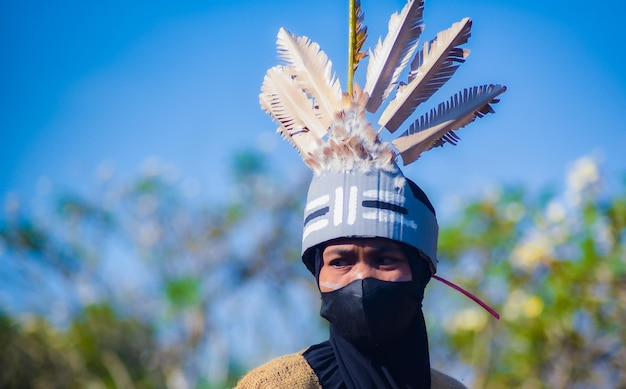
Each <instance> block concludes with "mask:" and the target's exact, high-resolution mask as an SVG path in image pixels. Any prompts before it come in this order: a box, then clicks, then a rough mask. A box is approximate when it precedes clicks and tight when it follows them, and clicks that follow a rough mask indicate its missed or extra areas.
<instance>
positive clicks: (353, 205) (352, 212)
mask: <svg viewBox="0 0 626 389" xmlns="http://www.w3.org/2000/svg"><path fill="white" fill-rule="evenodd" d="M357 191H358V189H357V187H356V185H353V186H351V187H350V198H349V200H348V224H349V225H353V224H354V222H355V221H356V209H357V205H358V203H357V200H358V199H357V194H358V192H357Z"/></svg>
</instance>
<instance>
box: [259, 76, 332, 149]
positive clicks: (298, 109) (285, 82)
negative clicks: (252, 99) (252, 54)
mask: <svg viewBox="0 0 626 389" xmlns="http://www.w3.org/2000/svg"><path fill="white" fill-rule="evenodd" d="M259 102H260V103H261V107H262V108H263V109H264V110H265V111H266V112H268V113H270V114H271V115H272V117H273V118H274V119H275V120H276V121H277V122H278V123H279V124H280V128H279V129H278V131H279V132H280V133H281V134H282V135H283V136H284V137H285V138H287V139H289V140H290V141H291V142H292V143H293V145H294V146H295V147H296V148H297V149H298V150H299V152H300V153H301V154H302V155H307V154H309V153H310V152H311V151H312V150H313V149H314V148H315V147H317V145H318V144H319V143H320V141H321V138H322V137H323V136H324V135H325V134H326V127H324V126H323V125H322V124H321V122H320V120H319V118H318V117H317V110H316V109H315V108H314V107H313V101H312V100H311V99H310V98H309V97H308V96H307V94H306V93H305V92H304V91H303V90H302V89H301V88H299V87H298V86H297V85H296V83H295V81H294V80H293V79H292V77H291V76H290V74H289V72H288V71H287V70H286V69H285V67H282V66H275V67H273V68H271V69H269V70H268V71H267V73H266V75H265V78H264V79H263V86H262V87H261V94H260V95H259Z"/></svg>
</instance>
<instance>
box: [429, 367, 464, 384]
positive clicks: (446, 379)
mask: <svg viewBox="0 0 626 389" xmlns="http://www.w3.org/2000/svg"><path fill="white" fill-rule="evenodd" d="M430 382H431V384H430V387H431V389H467V387H466V386H465V385H463V384H462V383H460V382H459V381H457V380H456V379H454V378H452V377H450V376H449V375H446V374H443V373H442V372H440V371H439V370H435V369H430Z"/></svg>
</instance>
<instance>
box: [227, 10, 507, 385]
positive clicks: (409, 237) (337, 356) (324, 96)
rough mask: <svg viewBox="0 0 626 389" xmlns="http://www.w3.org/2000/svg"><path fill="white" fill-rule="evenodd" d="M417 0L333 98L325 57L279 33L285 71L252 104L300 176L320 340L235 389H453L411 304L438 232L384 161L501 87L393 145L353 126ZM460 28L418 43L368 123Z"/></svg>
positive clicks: (401, 113)
mask: <svg viewBox="0 0 626 389" xmlns="http://www.w3.org/2000/svg"><path fill="white" fill-rule="evenodd" d="M422 11H423V1H413V0H409V1H408V2H407V4H406V6H405V7H404V8H403V9H402V11H401V12H400V13H399V14H396V15H394V16H392V21H391V22H390V23H389V32H388V34H387V37H386V38H385V40H384V41H381V42H380V43H379V45H378V46H377V47H376V49H375V50H374V51H373V53H372V55H371V58H370V63H369V66H368V71H367V80H366V84H365V88H364V89H361V88H359V86H358V85H357V84H356V83H352V82H349V85H348V92H347V93H342V91H341V88H340V86H339V83H338V81H337V80H336V79H335V77H334V76H331V69H330V67H331V66H330V61H329V60H328V58H327V57H326V55H325V54H324V52H323V51H321V50H319V46H317V45H316V44H314V43H312V42H311V41H310V40H309V39H308V38H305V37H297V36H295V35H292V34H290V33H289V32H287V31H286V30H284V29H281V30H280V31H279V33H278V41H277V44H278V49H279V53H280V54H281V56H282V58H283V59H284V60H285V61H286V62H287V64H286V65H283V66H276V67H273V68H271V69H270V70H268V72H267V74H266V76H265V79H264V82H263V86H262V89H261V90H262V93H261V95H260V102H261V106H262V107H263V109H264V110H266V111H267V112H268V113H270V114H271V115H272V116H273V118H274V119H275V120H276V121H277V122H278V123H279V125H280V127H279V129H278V131H279V132H280V133H281V134H282V135H283V136H284V137H286V138H287V139H288V140H289V141H290V142H291V143H292V144H293V145H294V146H295V147H296V148H297V149H298V151H299V152H300V154H301V155H302V156H303V160H304V162H305V163H306V164H307V165H308V166H309V167H310V168H311V169H312V170H313V173H314V175H313V179H312V181H311V185H310V186H309V192H308V197H307V204H306V207H305V211H304V225H303V238H302V260H303V262H304V264H305V265H306V266H307V268H308V269H309V271H310V272H311V273H312V274H313V275H314V276H315V279H316V282H317V286H318V288H319V290H320V293H321V300H322V304H321V311H320V314H321V316H323V317H324V318H325V319H327V320H328V322H329V332H330V334H329V340H327V341H325V342H323V343H320V344H317V345H314V346H311V347H309V348H307V349H306V350H303V351H302V352H300V353H297V354H291V355H287V356H283V357H280V358H277V359H274V360H272V361H270V362H268V363H267V364H265V365H263V366H261V367H258V368H256V369H254V370H252V371H251V372H249V373H248V374H247V375H246V376H245V377H243V378H242V379H241V381H240V382H239V384H238V386H237V387H238V388H311V389H312V388H325V389H326V388H347V389H353V388H354V389H363V388H463V387H464V386H463V385H462V384H461V383H459V382H458V381H456V380H454V379H452V378H451V377H448V376H446V375H444V374H442V373H440V372H438V371H436V370H432V369H431V368H430V361H429V352H428V338H427V334H426V326H425V323H424V317H423V314H422V309H421V304H422V299H423V296H424V288H425V287H426V285H427V283H428V281H429V280H430V278H431V276H432V275H433V274H434V272H435V271H436V268H437V235H438V225H437V219H436V216H435V210H434V208H433V206H432V204H431V203H430V201H429V200H428V198H427V197H426V195H425V194H424V192H423V191H422V190H421V189H420V188H419V187H418V186H417V185H416V184H415V183H413V182H412V181H410V180H408V179H407V178H405V177H404V175H403V174H402V172H401V171H400V169H399V168H398V166H397V164H396V158H397V156H398V154H399V155H400V156H401V157H402V159H403V161H404V163H405V164H408V163H411V162H413V161H415V160H416V159H417V158H418V157H419V155H420V153H421V152H423V151H426V150H429V149H430V148H432V147H434V146H441V145H443V144H444V143H446V142H447V143H453V144H455V143H456V141H457V140H458V138H457V137H456V135H455V134H454V133H453V131H454V130H457V129H459V128H461V127H463V126H465V125H467V124H468V123H470V122H471V121H473V120H474V118H476V117H482V116H483V114H485V113H488V112H493V110H492V108H491V104H493V103H495V102H497V100H496V96H498V95H499V94H500V93H502V92H504V91H505V90H506V88H505V87H503V86H500V85H485V86H481V87H474V88H472V89H466V90H464V91H462V92H459V93H458V94H457V95H455V96H453V97H452V98H451V99H450V101H449V102H448V103H447V104H442V105H440V106H439V107H438V108H437V109H436V110H432V111H431V112H430V113H427V114H425V115H423V116H422V117H421V118H420V119H418V120H417V121H415V123H413V124H412V125H411V127H410V128H409V130H408V131H407V132H405V133H404V134H402V135H401V136H400V137H398V138H397V139H396V140H394V141H393V147H392V145H390V144H388V143H386V142H383V141H382V140H381V139H380V138H379V135H378V133H377V131H376V130H374V128H373V127H372V125H371V124H370V123H369V122H368V121H367V119H366V112H365V111H366V110H367V111H370V112H375V111H376V110H377V109H378V107H379V106H380V105H381V104H382V103H383V102H384V101H385V99H386V98H387V97H388V95H389V94H390V92H391V90H392V89H393V86H394V85H398V84H399V82H398V78H399V76H400V74H401V72H402V69H403V68H404V66H405V65H406V64H407V63H408V62H409V61H408V60H409V59H410V58H409V57H410V56H411V55H412V54H413V53H414V51H415V50H416V48H417V40H418V37H419V35H420V34H421V31H422V29H423V26H422V24H421V19H422ZM350 12H351V15H352V18H351V20H359V23H354V24H352V29H353V31H351V37H357V38H356V39H351V42H353V44H354V45H355V47H352V48H351V52H352V57H351V58H352V61H351V64H350V66H349V69H348V72H349V79H352V74H351V72H353V71H354V69H356V65H357V64H358V61H359V59H361V58H363V57H364V56H365V55H364V54H363V53H361V52H360V47H359V45H358V44H357V42H362V41H363V40H364V39H365V36H364V29H363V27H362V26H361V23H360V17H361V16H362V15H361V12H360V10H359V7H358V4H357V6H356V7H354V8H351V10H350ZM470 28H471V21H470V20H469V19H467V18H466V19H463V20H462V21H460V22H458V23H455V24H453V25H452V27H450V29H448V30H446V31H444V32H442V33H440V34H438V35H437V39H435V40H432V41H430V42H428V43H427V44H425V45H424V48H423V49H422V50H419V51H418V52H417V54H416V55H415V59H414V60H413V62H412V64H411V72H410V73H409V79H408V81H407V83H406V84H405V85H403V86H400V87H399V88H397V92H396V95H395V97H394V98H393V99H392V100H391V102H390V103H389V104H388V106H387V108H386V109H385V110H384V112H383V113H382V115H381V117H380V119H379V121H378V123H379V124H380V125H382V126H384V127H386V128H387V129H388V130H390V131H391V132H393V131H395V130H396V129H397V128H398V127H399V126H400V125H401V124H402V122H404V121H405V120H406V119H407V118H408V117H409V116H410V115H411V114H412V112H413V111H414V110H415V108H416V107H417V105H419V104H420V103H421V102H423V101H426V100H427V99H428V98H429V97H430V96H431V95H432V94H433V93H434V92H435V91H436V90H437V89H438V88H439V87H440V86H441V85H442V84H443V83H444V82H446V81H447V80H448V79H449V78H450V77H451V76H452V74H453V73H454V71H455V70H456V68H457V67H458V64H457V63H460V62H463V61H464V60H465V57H466V56H467V54H468V51H467V50H464V49H461V48H460V47H459V46H461V45H463V44H464V43H466V42H467V39H468V38H469V35H470Z"/></svg>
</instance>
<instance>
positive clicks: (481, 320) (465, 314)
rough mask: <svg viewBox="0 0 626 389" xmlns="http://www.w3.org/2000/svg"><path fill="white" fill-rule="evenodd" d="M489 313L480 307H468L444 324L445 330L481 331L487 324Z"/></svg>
mask: <svg viewBox="0 0 626 389" xmlns="http://www.w3.org/2000/svg"><path fill="white" fill-rule="evenodd" d="M487 321H488V317H487V313H485V311H483V310H482V309H479V308H475V307H472V308H466V309H463V310H462V311H460V312H458V313H457V314H455V315H454V316H453V317H452V318H451V319H449V320H448V321H446V323H445V324H444V327H445V330H446V331H447V332H449V333H454V332H457V331H472V332H479V331H482V330H483V329H485V326H487Z"/></svg>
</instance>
